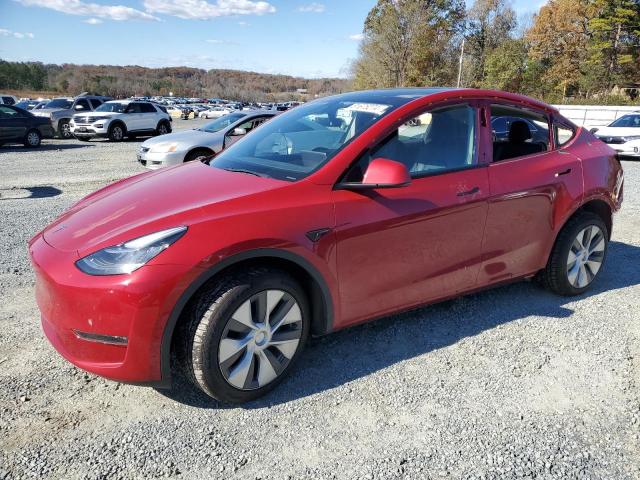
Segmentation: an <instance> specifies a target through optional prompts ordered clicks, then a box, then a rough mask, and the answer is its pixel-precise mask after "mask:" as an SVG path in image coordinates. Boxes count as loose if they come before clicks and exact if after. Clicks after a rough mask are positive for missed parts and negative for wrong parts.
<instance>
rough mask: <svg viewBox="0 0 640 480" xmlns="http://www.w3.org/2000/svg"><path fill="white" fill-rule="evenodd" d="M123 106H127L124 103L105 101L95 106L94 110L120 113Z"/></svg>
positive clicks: (122, 110)
mask: <svg viewBox="0 0 640 480" xmlns="http://www.w3.org/2000/svg"><path fill="white" fill-rule="evenodd" d="M125 108H127V106H126V105H125V104H124V103H119V102H107V103H103V104H102V105H100V106H99V107H98V108H96V112H118V113H122V112H124V109H125Z"/></svg>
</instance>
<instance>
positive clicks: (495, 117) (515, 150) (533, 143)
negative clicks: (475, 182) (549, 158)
mask: <svg viewBox="0 0 640 480" xmlns="http://www.w3.org/2000/svg"><path fill="white" fill-rule="evenodd" d="M502 122H504V124H505V125H506V126H507V128H505V130H504V131H500V130H498V129H497V128H496V125H501V124H502ZM491 129H492V134H493V161H494V162H499V161H502V160H509V159H512V158H519V157H526V156H528V155H535V154H537V153H542V152H545V151H547V150H549V145H550V139H549V119H548V118H547V116H546V115H544V114H541V113H538V112H534V111H532V110H525V109H522V108H518V107H512V106H510V105H491Z"/></svg>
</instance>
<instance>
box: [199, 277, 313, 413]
mask: <svg viewBox="0 0 640 480" xmlns="http://www.w3.org/2000/svg"><path fill="white" fill-rule="evenodd" d="M248 278H249V279H250V280H249V281H248V282H246V281H243V282H241V283H240V284H239V285H236V286H234V287H233V288H232V289H231V290H230V291H229V294H228V295H225V297H226V298H224V299H223V300H222V301H221V302H220V303H219V304H218V305H217V306H216V307H215V308H214V309H213V310H210V309H209V307H210V306H211V304H212V303H213V302H214V301H215V300H216V299H217V298H216V299H212V298H211V297H209V300H210V301H209V302H205V303H207V304H205V305H203V304H201V305H199V306H198V311H199V312H203V310H204V316H203V318H202V319H201V320H200V322H206V323H205V325H203V326H204V327H205V330H204V336H203V342H202V343H201V345H200V347H198V346H197V345H195V344H193V343H192V351H191V356H192V361H195V362H200V366H201V367H200V371H201V372H202V377H201V378H199V380H198V383H199V384H200V385H199V386H200V387H201V388H202V389H203V390H204V391H205V393H207V394H208V395H210V396H212V397H214V398H216V399H218V400H221V401H224V402H228V403H242V402H247V401H251V400H254V399H256V398H258V397H261V396H263V395H265V394H266V393H268V392H269V391H271V390H273V389H274V388H275V387H276V386H278V384H280V383H281V382H282V381H283V380H284V379H285V378H286V377H287V376H288V374H289V373H290V372H291V370H292V368H293V367H294V366H295V364H296V363H297V361H298V359H299V357H300V354H301V352H302V351H303V350H304V346H305V344H306V341H307V338H308V336H309V332H310V329H311V317H310V308H309V304H308V300H307V298H306V294H305V293H304V290H303V289H302V288H301V287H300V285H299V284H298V283H297V282H296V281H295V280H293V279H292V278H291V277H290V276H289V275H287V274H285V273H280V272H265V274H264V275H259V276H255V277H254V278H251V276H248ZM264 290H283V291H285V292H287V293H288V294H290V295H292V296H293V297H294V298H295V300H296V301H297V302H298V305H299V307H300V311H301V312H302V335H301V337H300V344H299V345H298V350H297V351H296V353H295V354H294V356H293V358H292V359H291V361H290V362H289V364H288V365H287V367H286V368H285V370H284V371H283V372H282V373H281V374H280V375H279V376H278V378H276V379H275V380H273V381H272V382H271V383H269V384H268V385H265V386H264V387H262V388H258V389H255V390H239V389H237V388H235V387H233V386H232V385H230V384H229V383H228V382H227V381H226V380H225V378H224V376H223V374H222V371H221V370H220V367H219V366H218V360H217V359H218V346H219V343H220V340H221V338H222V335H223V333H224V330H225V327H226V325H227V322H228V320H229V318H230V317H231V315H232V314H233V313H234V312H235V311H236V310H237V309H238V308H240V306H241V305H242V304H243V303H244V302H245V301H247V300H248V299H249V298H250V297H252V296H253V295H255V294H256V293H259V292H261V291H264ZM221 293H222V292H221Z"/></svg>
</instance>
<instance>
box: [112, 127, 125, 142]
mask: <svg viewBox="0 0 640 480" xmlns="http://www.w3.org/2000/svg"><path fill="white" fill-rule="evenodd" d="M112 136H113V139H114V140H122V137H123V136H124V135H123V132H122V128H120V127H118V126H116V127H113V133H112Z"/></svg>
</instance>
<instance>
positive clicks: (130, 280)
mask: <svg viewBox="0 0 640 480" xmlns="http://www.w3.org/2000/svg"><path fill="white" fill-rule="evenodd" d="M29 253H30V256H31V260H32V264H33V267H34V270H35V274H36V301H37V303H38V307H39V309H40V313H41V320H42V328H43V330H44V333H45V335H46V336H47V338H48V339H49V341H50V342H51V344H52V345H53V346H54V348H55V349H56V350H57V351H58V352H59V353H60V354H61V355H62V356H63V357H64V358H66V359H67V360H68V361H69V362H71V363H73V364H74V365H76V366H78V367H80V368H82V369H83V370H86V371H88V372H91V373H94V374H97V375H100V376H103V377H106V378H109V379H112V380H117V381H121V382H127V383H141V384H155V385H158V386H162V385H163V379H162V375H161V341H162V335H163V332H164V328H165V324H166V322H167V319H168V317H169V315H170V313H171V310H172V309H173V307H174V305H175V303H176V302H177V299H178V297H179V295H180V294H181V293H182V292H183V291H184V289H185V288H186V287H187V285H188V282H189V281H190V279H191V276H190V275H189V274H188V271H187V267H185V266H180V265H154V266H150V265H148V266H145V267H142V268H140V269H139V270H137V271H135V272H133V273H132V274H130V275H114V276H90V275H86V274H84V273H82V272H81V271H80V270H78V268H77V267H76V266H75V265H74V263H75V261H76V260H78V256H77V254H76V253H75V252H62V251H59V250H57V249H55V248H53V247H52V246H51V245H49V244H48V243H47V242H46V241H45V240H44V238H43V237H42V235H41V234H38V235H37V236H36V237H35V238H34V239H33V240H32V241H31V242H30V245H29ZM165 381H166V379H165Z"/></svg>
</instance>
